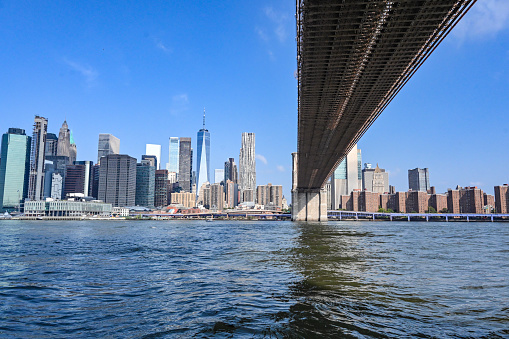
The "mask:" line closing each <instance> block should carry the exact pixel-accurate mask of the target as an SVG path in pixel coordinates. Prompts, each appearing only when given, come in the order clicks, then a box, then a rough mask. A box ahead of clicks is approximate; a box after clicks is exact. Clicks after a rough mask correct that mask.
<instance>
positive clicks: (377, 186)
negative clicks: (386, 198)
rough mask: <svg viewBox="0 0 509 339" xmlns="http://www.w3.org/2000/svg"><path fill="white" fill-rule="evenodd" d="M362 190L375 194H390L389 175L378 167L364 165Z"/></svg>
mask: <svg viewBox="0 0 509 339" xmlns="http://www.w3.org/2000/svg"><path fill="white" fill-rule="evenodd" d="M362 190H366V191H369V192H374V193H389V173H388V172H386V171H385V170H384V169H382V168H380V167H378V164H377V165H376V168H370V166H368V164H365V165H364V169H363V170H362Z"/></svg>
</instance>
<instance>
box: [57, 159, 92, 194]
mask: <svg viewBox="0 0 509 339" xmlns="http://www.w3.org/2000/svg"><path fill="white" fill-rule="evenodd" d="M90 170H91V168H90V167H89V168H88V171H89V172H90ZM66 172H67V173H66V177H65V183H64V193H63V196H64V197H67V196H68V195H70V194H73V193H81V194H83V195H84V196H88V186H87V184H86V177H87V174H88V177H89V176H90V173H87V166H86V165H67V169H66Z"/></svg>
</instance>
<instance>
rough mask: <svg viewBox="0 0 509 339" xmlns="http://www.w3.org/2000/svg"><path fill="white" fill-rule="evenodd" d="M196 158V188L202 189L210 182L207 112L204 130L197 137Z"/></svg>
mask: <svg viewBox="0 0 509 339" xmlns="http://www.w3.org/2000/svg"><path fill="white" fill-rule="evenodd" d="M196 142H197V145H196V146H197V147H196V150H197V158H196V168H197V169H196V174H197V177H196V187H197V188H200V187H201V185H202V184H203V183H204V182H210V181H211V179H212V178H211V177H210V132H209V130H208V129H206V128H205V110H203V128H202V129H200V130H199V131H198V135H197V141H196Z"/></svg>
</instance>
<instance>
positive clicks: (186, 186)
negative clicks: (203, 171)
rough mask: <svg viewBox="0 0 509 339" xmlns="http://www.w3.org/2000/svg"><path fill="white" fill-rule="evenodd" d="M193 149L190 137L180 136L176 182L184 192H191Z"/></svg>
mask: <svg viewBox="0 0 509 339" xmlns="http://www.w3.org/2000/svg"><path fill="white" fill-rule="evenodd" d="M192 173H193V149H192V148H191V138H180V148H179V171H178V182H179V184H180V187H181V188H182V190H183V191H184V192H192V182H191V176H192Z"/></svg>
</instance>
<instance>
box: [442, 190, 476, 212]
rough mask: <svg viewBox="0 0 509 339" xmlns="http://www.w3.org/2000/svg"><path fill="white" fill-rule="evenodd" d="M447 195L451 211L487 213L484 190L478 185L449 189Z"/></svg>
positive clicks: (448, 207)
mask: <svg viewBox="0 0 509 339" xmlns="http://www.w3.org/2000/svg"><path fill="white" fill-rule="evenodd" d="M447 195H448V196H447V209H448V210H449V212H450V213H477V214H481V213H485V209H484V192H483V191H482V190H481V189H479V188H477V187H465V188H462V187H457V188H456V189H455V190H452V189H449V190H448V192H447Z"/></svg>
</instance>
